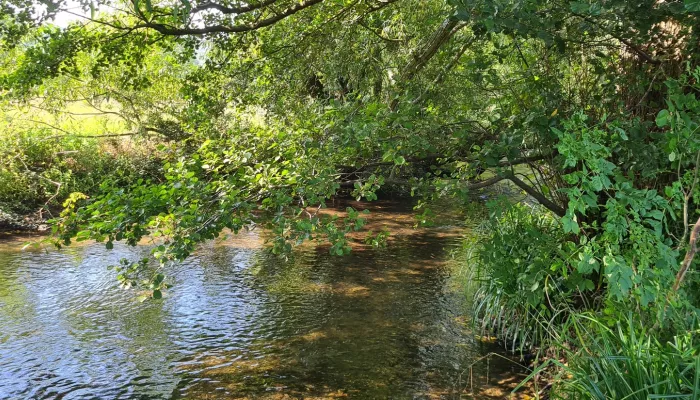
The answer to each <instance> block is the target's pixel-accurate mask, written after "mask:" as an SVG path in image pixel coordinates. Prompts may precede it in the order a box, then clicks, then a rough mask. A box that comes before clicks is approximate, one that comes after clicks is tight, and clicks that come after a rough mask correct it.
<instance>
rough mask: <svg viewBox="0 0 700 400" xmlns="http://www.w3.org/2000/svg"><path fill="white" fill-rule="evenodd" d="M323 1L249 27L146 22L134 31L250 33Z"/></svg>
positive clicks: (310, 2)
mask: <svg viewBox="0 0 700 400" xmlns="http://www.w3.org/2000/svg"><path fill="white" fill-rule="evenodd" d="M323 1H324V0H306V1H302V2H300V3H296V4H294V5H293V6H291V7H289V8H287V9H286V10H284V11H282V12H280V13H279V14H276V15H275V16H272V17H270V18H265V19H262V20H260V21H257V22H256V23H254V24H250V25H233V26H227V25H213V26H207V27H204V28H175V27H171V26H169V25H165V24H160V23H155V22H148V23H143V24H138V25H136V26H134V28H135V29H140V28H149V29H153V30H155V31H157V32H158V33H160V34H162V35H168V36H185V35H204V34H209V33H242V32H250V31H254V30H257V29H260V28H264V27H267V26H270V25H273V24H275V23H276V22H279V21H281V20H283V19H285V18H287V17H289V16H290V15H293V14H296V13H297V12H299V11H301V10H303V9H305V8H309V7H311V6H314V5H316V4H319V3H321V2H323Z"/></svg>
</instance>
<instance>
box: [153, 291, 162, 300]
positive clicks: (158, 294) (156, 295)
mask: <svg viewBox="0 0 700 400" xmlns="http://www.w3.org/2000/svg"><path fill="white" fill-rule="evenodd" d="M151 297H153V298H154V299H156V300H159V299H162V298H163V293H162V292H161V291H160V290H154V291H153V294H152V295H151Z"/></svg>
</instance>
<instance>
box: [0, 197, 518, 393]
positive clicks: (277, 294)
mask: <svg viewBox="0 0 700 400" xmlns="http://www.w3.org/2000/svg"><path fill="white" fill-rule="evenodd" d="M409 210H410V209H409ZM409 210H407V209H406V208H405V207H398V206H396V205H391V204H387V203H378V204H375V205H373V211H374V212H373V213H372V216H371V223H372V224H373V225H376V226H374V227H373V228H375V231H377V230H378V229H379V228H380V227H381V226H382V225H384V224H387V225H389V228H390V229H391V230H392V232H393V233H395V234H394V235H393V237H392V239H391V243H390V246H389V247H388V248H387V249H381V250H374V249H370V248H366V247H364V246H362V245H359V244H358V245H356V246H355V248H354V250H353V253H352V254H351V255H350V256H346V257H334V256H330V255H329V254H328V249H327V247H324V246H319V247H313V246H305V247H303V248H302V249H300V250H299V251H298V252H296V254H295V255H294V256H293V257H292V259H291V260H290V261H288V262H283V261H281V260H280V259H279V258H276V257H275V256H272V255H269V253H267V252H266V251H264V250H263V249H262V246H261V243H262V240H261V238H260V237H259V235H261V233H260V232H257V231H253V232H250V233H245V234H242V235H241V236H238V237H235V238H233V239H231V240H226V241H218V242H211V243H208V244H206V245H204V246H202V248H201V249H200V250H199V251H198V252H197V254H196V255H195V256H193V257H192V258H190V259H188V260H187V261H186V262H184V263H182V264H180V265H176V266H172V267H170V268H169V270H168V271H166V273H167V275H168V276H169V277H170V279H171V280H172V281H173V283H174V286H173V288H172V289H171V290H169V291H168V293H167V295H166V297H165V298H164V299H163V300H161V301H146V302H143V303H140V302H138V300H137V296H136V295H135V294H134V292H133V291H127V290H122V289H120V288H119V287H118V284H117V281H116V279H115V277H114V273H113V272H112V271H108V270H107V269H106V268H105V266H107V265H110V264H115V263H117V262H118V260H119V259H120V258H122V257H128V258H132V259H134V258H137V257H140V256H143V255H145V254H147V252H148V249H147V248H146V247H138V248H127V247H125V246H115V249H114V250H113V251H106V250H105V249H104V247H103V246H101V245H84V246H77V247H73V248H68V249H64V250H61V251H50V252H48V253H47V252H40V251H25V252H20V251H17V250H16V249H11V248H16V247H17V246H16V243H10V244H5V245H3V247H0V398H2V399H5V398H8V399H14V398H17V399H25V398H36V399H88V398H90V399H92V398H100V399H117V398H120V399H127V398H128V399H219V398H220V399H224V398H227V399H228V398H273V399H287V398H305V399H314V398H324V399H327V398H369V399H371V398H457V397H459V395H460V393H461V394H462V395H464V394H468V393H469V392H470V391H471V390H474V391H475V392H476V393H478V394H479V395H478V396H476V397H477V398H489V397H491V398H502V396H503V393H502V392H499V391H497V390H495V389H494V387H492V386H496V385H497V383H498V382H499V381H501V382H502V381H507V383H509V384H510V385H511V386H512V385H513V384H514V383H517V381H518V379H520V378H521V375H519V374H518V372H519V370H517V369H515V365H514V364H512V363H507V362H497V361H496V360H493V359H492V360H491V362H490V363H486V362H485V361H484V362H479V363H476V365H475V367H474V368H472V369H470V368H469V365H471V364H472V363H474V362H475V360H477V359H478V358H479V357H481V356H482V355H483V354H485V353H486V352H488V351H490V350H493V349H491V348H488V347H485V346H486V345H484V344H481V343H478V342H477V341H475V340H474V338H473V336H472V335H470V334H469V332H468V326H466V324H464V323H463V322H460V321H463V318H462V317H460V315H461V314H463V312H464V307H463V303H462V302H463V297H464V296H463V295H460V294H459V293H454V292H451V291H449V290H447V288H448V286H449V284H448V283H449V282H448V280H449V278H450V264H449V263H448V262H447V261H448V259H449V251H450V249H451V248H454V247H455V245H456V244H457V242H458V240H459V236H458V233H459V232H460V230H459V229H454V228H448V227H442V228H432V229H423V230H413V229H412V228H411V226H412V223H413V221H412V219H411V217H410V212H409ZM487 381H488V382H487ZM489 394H492V395H491V396H488V395H489ZM467 397H468V396H467Z"/></svg>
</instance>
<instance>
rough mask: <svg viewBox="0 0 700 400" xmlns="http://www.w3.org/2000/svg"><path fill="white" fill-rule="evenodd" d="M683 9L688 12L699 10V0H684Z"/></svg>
mask: <svg viewBox="0 0 700 400" xmlns="http://www.w3.org/2000/svg"><path fill="white" fill-rule="evenodd" d="M684 3H685V9H686V10H688V11H690V12H700V0H685V2H684Z"/></svg>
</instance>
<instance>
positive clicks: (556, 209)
mask: <svg viewBox="0 0 700 400" xmlns="http://www.w3.org/2000/svg"><path fill="white" fill-rule="evenodd" d="M505 178H507V179H508V180H510V181H511V182H513V183H514V184H515V185H516V186H518V187H519V188H520V189H522V190H523V191H525V193H527V194H529V195H530V196H532V197H533V198H534V199H535V200H537V202H538V203H540V204H542V205H543V206H544V207H545V208H547V209H548V210H549V211H551V212H553V213H555V214H557V215H558V216H559V217H563V216H564V215H566V210H565V209H564V208H563V207H561V206H559V205H558V204H556V203H554V202H553V201H551V200H549V199H548V198H546V197H545V196H544V195H543V194H542V193H539V192H538V191H536V190H535V189H533V188H532V187H531V186H529V185H528V184H526V183H525V182H523V181H522V180H520V178H518V177H517V176H515V175H514V174H513V173H508V174H507V175H505Z"/></svg>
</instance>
